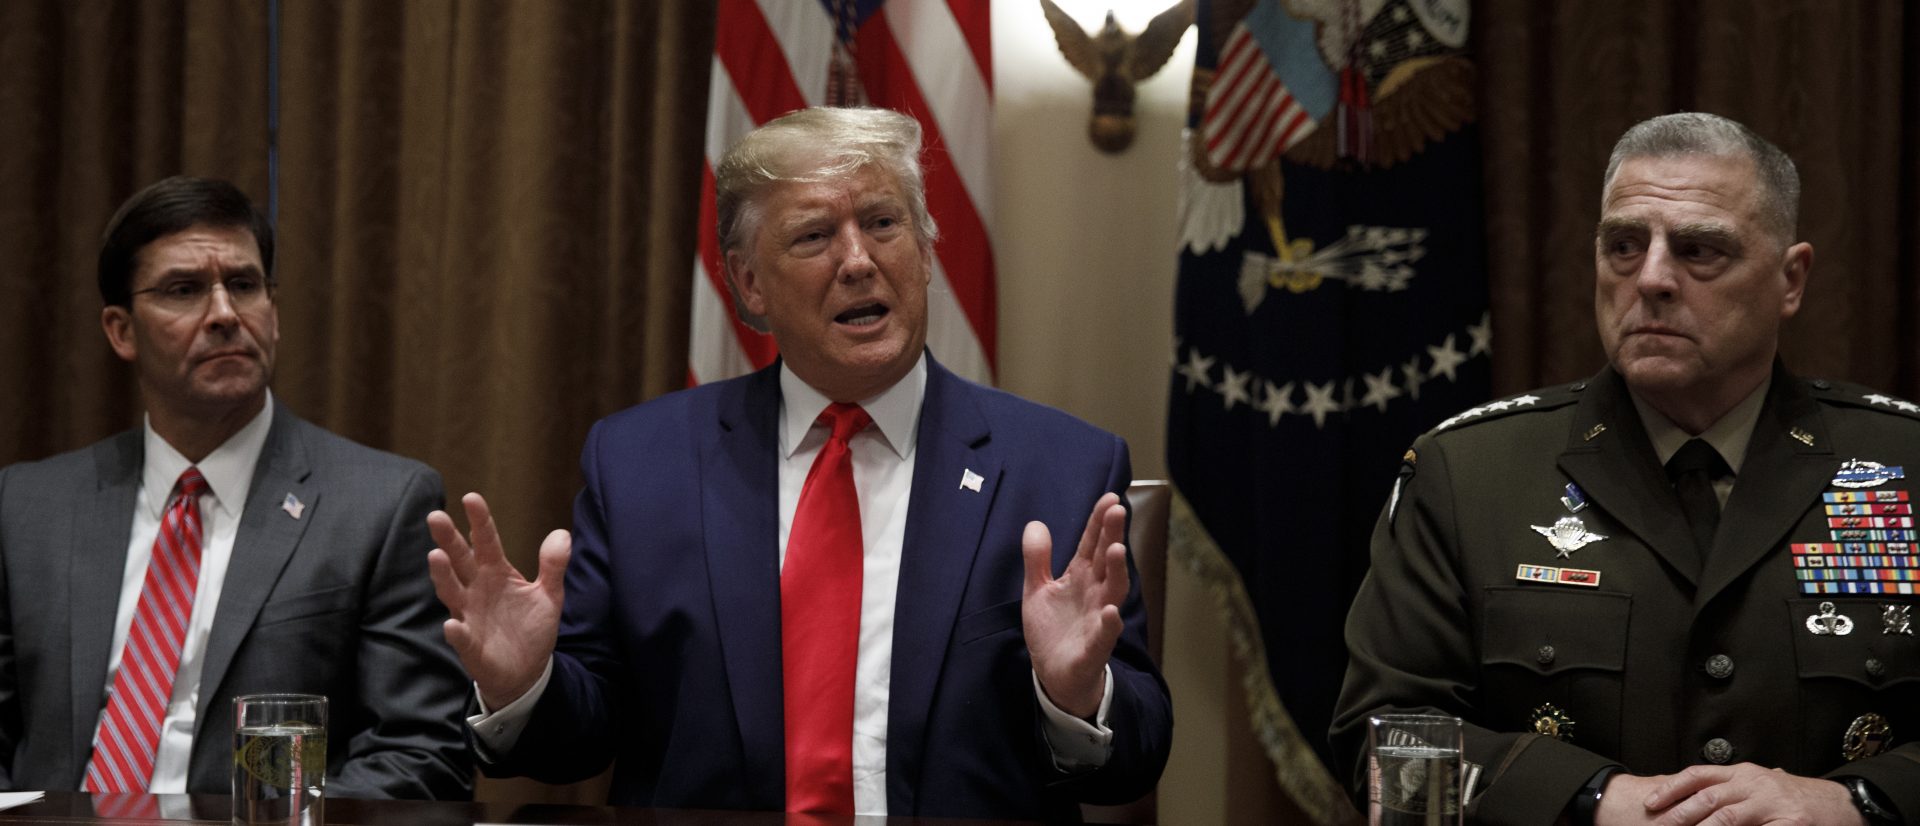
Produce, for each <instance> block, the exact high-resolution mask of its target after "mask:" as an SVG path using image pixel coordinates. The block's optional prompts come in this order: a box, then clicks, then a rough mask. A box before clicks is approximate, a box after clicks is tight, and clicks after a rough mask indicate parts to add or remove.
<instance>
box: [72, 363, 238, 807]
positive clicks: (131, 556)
mask: <svg viewBox="0 0 1920 826" xmlns="http://www.w3.org/2000/svg"><path fill="white" fill-rule="evenodd" d="M272 424H273V396H272V394H271V393H269V394H268V395H267V402H266V404H264V405H262V406H261V408H260V412H259V413H258V414H257V415H255V416H254V417H253V419H252V420H251V421H249V422H247V424H246V426H245V427H242V428H240V430H239V432H237V433H235V434H233V436H231V437H229V438H228V439H227V441H226V442H225V443H223V444H221V445H220V446H219V447H218V448H215V449H214V451H213V452H212V453H209V454H207V457H206V458H205V459H202V460H200V463H199V464H197V465H194V464H193V463H190V462H188V461H187V458H186V457H185V456H182V455H180V451H178V450H175V449H174V447H173V445H170V444H167V440H166V439H163V438H161V437H160V435H159V434H157V433H155V432H153V422H152V421H151V420H148V421H147V423H146V448H145V452H144V456H145V459H144V460H143V462H144V464H143V465H142V466H141V469H140V489H139V492H138V493H136V494H135V495H134V504H133V535H132V537H131V538H130V539H129V540H128V543H127V564H126V567H125V568H124V569H123V570H122V571H121V573H120V604H119V607H118V608H117V609H115V611H114V615H113V647H112V649H111V650H112V652H113V653H112V654H111V655H110V659H108V661H107V684H106V686H105V688H106V689H111V688H112V687H113V678H114V675H115V674H116V673H117V672H118V671H119V670H120V654H121V652H122V649H124V648H125V647H126V643H127V634H128V632H129V629H130V628H131V627H132V625H133V613H134V608H135V607H136V606H138V605H139V603H140V590H141V588H142V587H144V586H145V584H146V579H147V564H148V562H149V561H150V560H151V559H152V557H153V541H154V539H155V537H157V536H159V534H160V519H161V517H162V516H163V515H164V513H165V510H166V507H167V499H168V497H170V496H172V495H173V489H174V486H175V484H176V483H178V482H179V481H180V474H181V473H183V472H185V471H186V469H187V468H188V467H189V466H192V467H198V468H200V475H201V476H204V477H206V480H207V492H206V493H205V494H202V495H201V497H200V526H201V543H202V544H201V548H200V578H199V580H198V582H197V584H196V585H195V586H194V589H193V613H192V615H191V617H189V619H188V620H187V635H186V639H184V640H182V641H181V646H180V664H179V667H178V669H177V670H176V671H175V672H174V677H173V696H172V697H171V698H170V699H169V700H168V701H167V713H166V716H165V717H163V718H162V719H161V721H160V748H159V751H158V752H157V753H156V754H155V755H154V760H153V777H152V779H151V780H150V781H149V782H148V784H147V790H148V791H150V792H153V793H155V794H182V793H185V792H186V790H187V761H188V760H189V759H190V758H191V757H192V755H193V729H194V709H195V708H196V707H197V706H198V704H199V701H200V671H201V669H202V668H203V667H204V666H205V665H206V653H207V635H209V634H211V633H212V632H213V612H214V608H215V607H217V606H218V605H219V604H220V585H221V582H222V580H224V579H225V578H226V575H227V562H228V560H230V559H232V558H233V540H234V535H235V534H236V533H238V532H239V529H240V513H241V510H242V509H243V508H245V507H246V503H247V491H248V489H249V488H251V487H252V486H253V469H254V466H255V465H257V464H259V461H260V452H261V450H262V449H264V448H265V446H266V443H267V430H268V429H269V428H270V427H271V426H272ZM105 693H106V692H105V691H104V690H103V691H102V694H103V695H104V694H105ZM103 710H104V707H103ZM212 712H213V713H216V714H218V713H221V712H222V710H221V709H213V710H212ZM95 731H96V733H97V732H98V724H96V728H95ZM83 784H84V781H83Z"/></svg>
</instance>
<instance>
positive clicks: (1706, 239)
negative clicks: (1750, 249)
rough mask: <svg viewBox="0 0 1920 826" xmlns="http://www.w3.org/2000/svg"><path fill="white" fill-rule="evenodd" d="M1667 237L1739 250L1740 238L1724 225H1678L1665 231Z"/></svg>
mask: <svg viewBox="0 0 1920 826" xmlns="http://www.w3.org/2000/svg"><path fill="white" fill-rule="evenodd" d="M1667 237H1669V238H1672V239H1676V240H1681V241H1688V242H1692V243H1696V244H1700V243H1704V244H1707V245H1709V246H1715V247H1720V248H1722V249H1729V250H1731V249H1739V248H1740V236H1739V234H1737V233H1735V232H1734V231H1733V229H1732V228H1731V227H1728V226H1726V225H1725V224H1708V223H1693V224H1680V225H1677V226H1675V227H1674V228H1672V229H1670V230H1667Z"/></svg>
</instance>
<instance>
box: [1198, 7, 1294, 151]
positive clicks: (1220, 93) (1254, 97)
mask: <svg viewBox="0 0 1920 826" xmlns="http://www.w3.org/2000/svg"><path fill="white" fill-rule="evenodd" d="M1217 71H1218V74H1217V75H1216V76H1215V80H1214V82H1213V86H1212V87H1211V88H1210V89H1208V90H1207V107H1206V110H1205V114H1204V116H1203V117H1202V118H1201V134H1202V137H1204V139H1205V140H1206V142H1207V160H1208V162H1210V163H1212V164H1213V165H1214V166H1215V167H1218V168H1220V169H1225V170H1231V171H1234V172H1245V171H1248V170H1252V169H1258V168H1260V167H1262V166H1265V165H1266V164H1267V162H1268V161H1271V160H1273V159H1274V158H1275V157H1276V156H1278V155H1279V154H1280V153H1282V152H1285V151H1287V150H1288V149H1289V148H1292V146H1293V145H1294V144H1296V143H1299V142H1300V141H1301V140H1302V139H1304V138H1305V137H1306V136H1307V135H1310V134H1312V133H1313V129H1314V127H1315V126H1317V125H1318V122H1317V121H1315V120H1314V119H1313V117H1312V116H1310V115H1309V114H1308V113H1307V110H1306V109H1305V108H1304V107H1302V106H1301V105H1300V102H1299V101H1298V100H1295V99H1294V97H1293V93H1292V92H1291V91H1288V89H1287V86H1286V84H1285V83H1282V82H1281V81H1280V76H1279V75H1278V74H1276V73H1275V72H1274V71H1273V66H1272V65H1271V64H1269V63H1268V62H1267V55H1266V53H1265V52H1264V51H1262V50H1261V48H1260V44H1259V43H1258V42H1257V41H1256V40H1255V39H1254V38H1253V36H1252V33H1251V32H1249V31H1248V30H1247V24H1246V23H1245V22H1241V23H1240V24H1238V25H1236V26H1234V27H1233V31H1232V33H1230V34H1229V35H1228V36H1227V42H1226V44H1225V45H1223V46H1222V47H1221V49H1220V65H1219V67H1218V70H1217Z"/></svg>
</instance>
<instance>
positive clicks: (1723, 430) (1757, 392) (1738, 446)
mask: <svg viewBox="0 0 1920 826" xmlns="http://www.w3.org/2000/svg"><path fill="white" fill-rule="evenodd" d="M1772 386H1773V379H1772V377H1768V379H1767V380H1766V381H1763V382H1761V383H1760V386H1759V387H1757V388H1754V391H1753V392H1752V393H1750V394H1748V395H1747V397H1746V399H1744V400H1742V401H1741V402H1740V403H1739V404H1736V405H1734V406H1733V409H1732V410H1729V411H1727V415H1725V416H1721V417H1720V421H1717V422H1714V423H1713V426H1712V427H1709V428H1707V429H1706V431H1705V432H1703V433H1701V434H1700V436H1699V438H1701V439H1705V440H1706V442H1707V444H1710V445H1713V449H1714V450H1717V451H1720V458H1722V459H1724V460H1726V462H1727V467H1728V468H1731V469H1732V470H1733V475H1734V476H1739V475H1740V463H1741V462H1742V461H1744V460H1745V459H1746V458H1747V442H1748V441H1750V440H1752V439H1753V427H1754V425H1755V424H1758V423H1759V421H1760V407H1761V405H1762V404H1763V403H1764V402H1765V401H1766V399H1767V390H1768V389H1769V388H1771V387H1772ZM1628 395H1629V396H1632V398H1633V408H1634V409H1635V410H1638V411H1639V412H1640V423H1641V424H1642V425H1645V426H1646V428H1647V438H1648V439H1649V440H1651V441H1652V442H1653V455H1654V456H1655V457H1656V458H1658V459H1659V460H1660V464H1661V465H1662V466H1664V465H1666V463H1667V460H1668V459H1672V458H1673V454H1675V453H1678V452H1680V448H1681V446H1683V445H1685V444H1686V443H1687V440H1689V439H1692V438H1694V437H1692V436H1689V435H1687V431H1685V430H1682V429H1680V426H1679V425H1677V424H1674V423H1673V420H1672V419H1669V418H1667V417H1666V415H1665V414H1663V413H1661V412H1660V411H1658V410H1655V409H1653V405H1650V404H1647V403H1646V402H1644V401H1641V400H1640V397H1639V396H1633V394H1632V393H1631V392H1629V393H1628Z"/></svg>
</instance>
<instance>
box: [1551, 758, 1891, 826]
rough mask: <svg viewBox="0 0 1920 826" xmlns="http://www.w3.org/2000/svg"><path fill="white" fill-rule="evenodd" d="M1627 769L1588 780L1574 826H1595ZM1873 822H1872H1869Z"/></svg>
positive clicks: (1596, 774)
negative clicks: (1612, 784)
mask: <svg viewBox="0 0 1920 826" xmlns="http://www.w3.org/2000/svg"><path fill="white" fill-rule="evenodd" d="M1623 771H1626V769H1623V768H1621V767H1619V766H1608V767H1606V768H1604V769H1601V770H1599V771H1597V772H1594V773H1593V776H1592V777H1590V778H1587V785H1585V786H1581V787H1580V792H1579V793H1578V794H1576V795H1574V796H1573V826H1593V818H1594V816H1595V815H1597V814H1599V812H1600V798H1601V796H1602V795H1604V794H1606V791H1607V781H1608V780H1612V779H1613V776H1614V775H1616V774H1619V773H1621V772H1623ZM1869 822H1871V821H1869Z"/></svg>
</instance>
